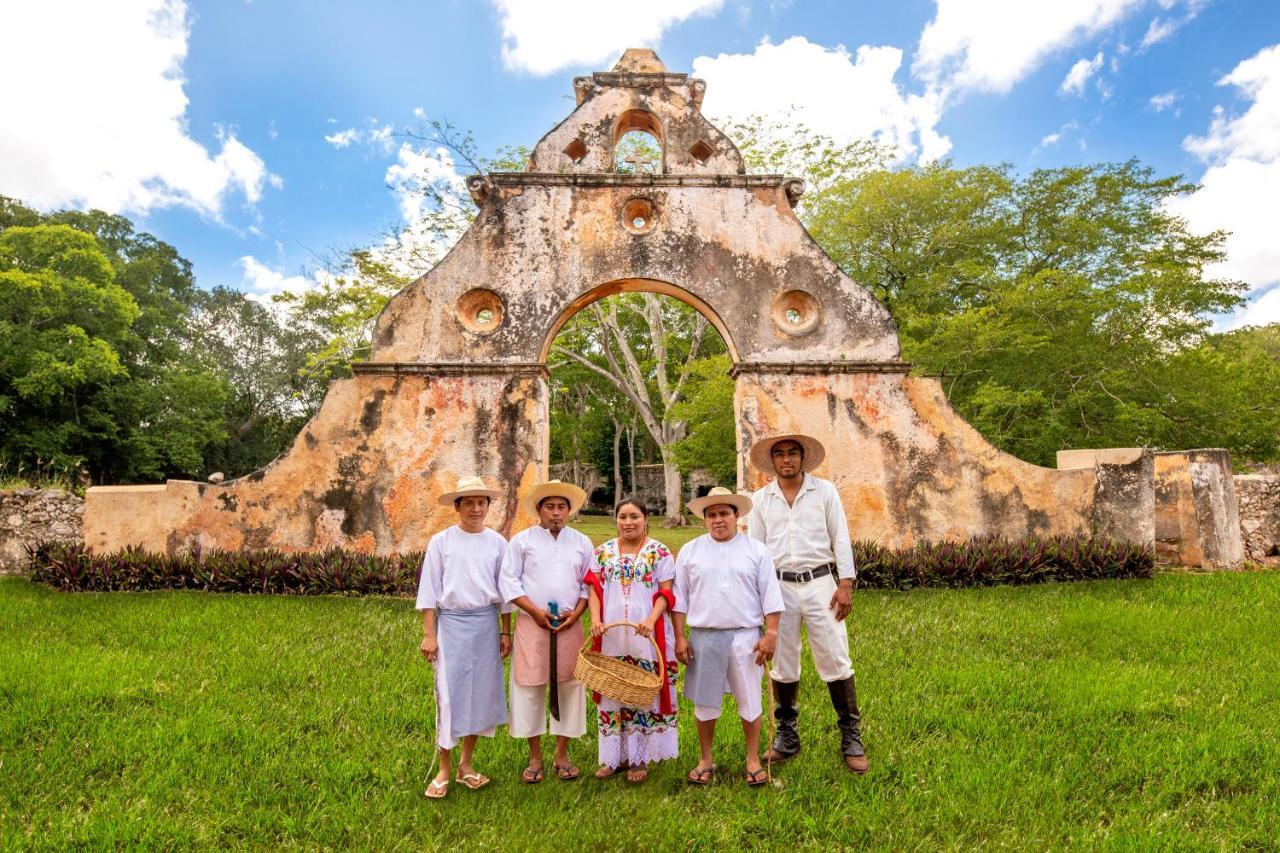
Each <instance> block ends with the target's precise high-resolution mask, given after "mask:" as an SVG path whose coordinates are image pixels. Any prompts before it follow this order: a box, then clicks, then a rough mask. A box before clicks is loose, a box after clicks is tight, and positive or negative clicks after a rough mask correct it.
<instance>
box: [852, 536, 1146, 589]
mask: <svg viewBox="0 0 1280 853" xmlns="http://www.w3.org/2000/svg"><path fill="white" fill-rule="evenodd" d="M853 555H854V562H855V564H856V565H857V566H858V585H859V586H863V587H873V588H880V589H913V588H915V587H966V586H998V585H1003V584H1009V585H1017V584H1029V583H1045V582H1048V581H1083V580H1103V579H1116V578H1149V577H1151V576H1152V575H1153V574H1155V552H1154V551H1153V550H1152V549H1151V548H1150V547H1149V546H1146V545H1137V544H1134V543H1129V542H1119V541H1116V540H1114V539H1103V538H1096V537H1085V536H1051V537H1047V538H1043V539H1042V538H1038V537H1030V538H1027V539H1003V538H1001V537H998V536H989V537H980V538H977V539H970V540H968V541H965V542H922V543H920V544H918V545H915V546H913V547H911V548H906V549H903V550H894V549H891V548H885V547H882V546H880V545H877V544H876V543H874V542H868V541H859V542H855V543H853Z"/></svg>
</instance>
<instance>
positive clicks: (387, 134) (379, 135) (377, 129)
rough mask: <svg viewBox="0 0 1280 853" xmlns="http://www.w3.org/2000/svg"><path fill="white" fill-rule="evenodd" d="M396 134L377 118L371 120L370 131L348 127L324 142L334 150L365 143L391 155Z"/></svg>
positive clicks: (415, 113) (328, 135) (326, 137)
mask: <svg viewBox="0 0 1280 853" xmlns="http://www.w3.org/2000/svg"><path fill="white" fill-rule="evenodd" d="M414 115H417V110H415V111H414ZM329 121H330V122H333V119H329ZM394 133H395V128H393V127H392V126H391V125H389V124H382V125H380V124H379V123H378V120H377V119H376V118H370V119H369V129H368V130H357V129H356V128H354V127H348V128H347V129H346V130H336V131H334V132H333V133H330V134H326V135H325V138H324V141H325V142H327V143H329V144H330V145H332V146H333V147H334V148H350V147H351V146H352V145H353V144H355V143H357V142H363V143H367V144H368V145H369V147H370V148H374V149H377V150H379V151H381V152H382V153H383V154H390V153H391V152H392V150H393V149H394V148H395V145H396V143H395V140H394V139H392V136H393V135H394Z"/></svg>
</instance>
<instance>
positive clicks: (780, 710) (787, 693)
mask: <svg viewBox="0 0 1280 853" xmlns="http://www.w3.org/2000/svg"><path fill="white" fill-rule="evenodd" d="M769 680H770V681H772V682H773V700H774V706H775V707H774V709H773V718H774V719H775V720H776V721H777V723H778V726H777V734H776V735H775V736H774V738H773V747H772V749H771V751H772V754H771V755H770V760H771V761H774V762H780V761H786V760H788V759H790V758H795V756H796V755H797V754H798V753H799V752H800V730H799V728H798V727H797V724H796V720H797V718H799V716H800V712H799V711H797V710H796V694H797V693H799V692H800V682H798V681H773V679H772V678H771V679H769Z"/></svg>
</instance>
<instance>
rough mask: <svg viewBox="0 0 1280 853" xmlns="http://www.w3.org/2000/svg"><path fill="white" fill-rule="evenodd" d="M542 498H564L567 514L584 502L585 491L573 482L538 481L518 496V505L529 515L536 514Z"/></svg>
mask: <svg viewBox="0 0 1280 853" xmlns="http://www.w3.org/2000/svg"><path fill="white" fill-rule="evenodd" d="M543 498H564V499H565V500H567V501H568V502H569V515H573V514H574V513H576V512H577V511H578V510H579V509H581V508H582V505H583V504H584V503H586V500H587V493H586V492H584V491H582V489H579V488H578V487H577V486H575V485H574V484H573V483H562V482H560V481H559V480H548V481H547V482H545V483H539V484H538V485H536V486H534V487H533V488H532V489H530V490H529V491H527V492H525V493H524V494H523V495H521V497H520V506H521V508H522V509H524V511H525V512H527V513H529V515H534V516H536V515H537V514H538V504H539V503H540V502H541V501H542V499H543Z"/></svg>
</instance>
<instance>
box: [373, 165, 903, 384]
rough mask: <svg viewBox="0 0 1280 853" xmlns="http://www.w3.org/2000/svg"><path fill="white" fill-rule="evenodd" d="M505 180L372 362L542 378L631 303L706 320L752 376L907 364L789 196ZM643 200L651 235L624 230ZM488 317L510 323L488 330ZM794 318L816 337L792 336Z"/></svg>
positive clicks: (394, 323)
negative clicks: (537, 367)
mask: <svg viewBox="0 0 1280 853" xmlns="http://www.w3.org/2000/svg"><path fill="white" fill-rule="evenodd" d="M491 180H492V181H493V183H494V186H493V188H492V189H491V190H490V191H489V194H488V196H487V197H486V201H485V204H484V206H483V207H482V209H481V211H480V214H479V216H478V217H477V219H476V221H475V223H474V224H473V225H472V227H471V229H470V230H469V231H468V232H467V234H466V235H465V236H464V237H463V238H462V239H461V240H460V241H459V243H458V244H457V245H456V246H455V247H454V248H453V250H452V251H451V252H450V253H449V254H448V255H447V256H446V257H445V258H444V260H442V261H441V262H440V264H439V265H437V266H436V267H435V269H433V270H432V271H431V272H429V273H428V274H427V275H426V276H424V277H423V278H421V279H419V280H418V281H416V282H414V283H413V284H411V285H409V286H408V287H406V288H405V289H404V290H402V291H401V292H400V293H398V294H397V295H396V296H395V297H394V298H393V299H392V300H391V301H390V303H389V304H388V305H387V307H386V309H385V310H384V311H383V313H382V315H381V317H379V319H378V323H377V326H376V328H375V331H374V339H373V340H374V347H373V352H372V355H371V356H370V360H371V361H374V362H400V363H412V362H441V361H445V362H447V361H455V360H460V359H469V360H475V361H484V362H494V363H504V362H505V363H509V362H538V361H541V360H543V359H544V358H545V355H546V349H547V347H549V346H550V342H551V340H552V339H553V338H554V337H555V333H556V332H557V331H558V330H559V328H560V325H561V324H563V322H564V321H565V320H567V319H568V317H569V316H571V315H572V314H573V313H574V311H575V310H576V309H577V308H580V307H582V306H583V305H585V304H587V303H589V302H591V301H594V300H595V299H598V298H600V297H602V296H606V295H608V294H610V293H615V292H618V291H621V290H655V291H659V292H665V293H669V294H671V295H674V296H677V297H679V298H681V299H684V300H685V301H687V302H690V303H691V304H694V305H695V306H697V307H699V308H700V309H701V310H703V312H704V313H705V314H707V316H708V317H709V318H710V319H712V320H713V322H715V324H716V326H717V327H718V329H719V330H720V332H721V334H722V335H723V336H724V337H725V338H726V341H727V342H728V344H729V346H730V349H731V353H732V355H733V356H734V358H735V359H736V360H738V361H808V360H818V361H828V360H839V361H876V362H880V361H895V362H896V361H897V359H898V356H899V349H898V340H897V333H896V330H895V328H894V325H893V321H892V319H891V318H890V316H889V313H888V311H886V310H885V308H884V306H882V305H881V304H880V303H879V302H877V301H876V300H875V299H874V298H873V297H872V296H871V295H870V293H869V292H867V291H866V290H864V289H863V288H860V287H858V286H857V285H855V284H854V283H853V282H852V281H851V280H849V278H848V277H847V276H846V275H844V273H842V272H841V271H840V270H839V268H837V267H836V266H835V264H834V263H833V262H832V261H831V260H830V258H828V257H827V256H826V254H825V253H823V252H822V250H821V249H819V248H818V246H817V244H815V243H814V242H813V241H812V240H811V239H810V238H809V236H808V233H807V232H806V231H805V230H804V227H803V226H802V225H801V224H800V221H799V220H798V219H797V218H796V216H795V214H794V212H793V211H792V209H791V206H790V203H789V202H788V200H787V196H786V189H785V185H784V183H783V182H782V181H780V180H772V181H770V180H760V181H755V180H754V179H747V178H743V179H740V181H739V182H738V183H740V184H741V186H726V187H714V188H713V187H684V186H675V185H664V184H663V183H662V182H661V181H660V180H658V179H656V178H654V179H650V178H647V177H644V176H641V177H621V176H619V177H614V176H601V179H600V180H599V181H597V182H595V183H594V184H593V185H589V186H587V185H570V184H564V185H560V184H554V183H553V184H551V185H546V184H538V183H535V182H536V181H539V180H542V179H541V178H539V177H538V176H525V175H504V176H494V177H493V178H491ZM546 180H548V181H551V180H554V178H551V177H548V178H546ZM634 198H644V199H645V200H648V201H649V202H651V203H652V205H653V207H654V211H653V213H652V217H651V220H650V223H649V224H650V225H651V230H648V231H646V232H644V233H639V234H637V233H632V232H631V231H629V230H628V229H627V228H626V226H625V225H624V223H623V218H622V211H623V208H624V206H625V205H626V203H627V202H628V201H629V200H631V199H634ZM477 290H479V291H483V292H484V293H483V294H482V296H483V297H484V298H486V299H488V301H482V299H481V296H477V295H476V291H477ZM797 293H799V294H807V295H808V297H809V300H808V301H806V300H805V298H804V297H803V296H797V295H795V294H797ZM488 294H492V296H489V295H488ZM474 306H487V307H488V308H489V310H491V311H493V312H494V314H493V316H494V318H495V320H496V322H494V323H493V324H492V326H491V327H486V326H485V325H484V324H482V323H480V322H478V318H477V317H476V316H475V310H474ZM787 308H791V309H792V310H795V311H797V314H798V316H799V319H800V321H801V322H799V323H794V324H789V323H787V322H786V317H785V311H786V310H787Z"/></svg>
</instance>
